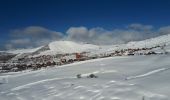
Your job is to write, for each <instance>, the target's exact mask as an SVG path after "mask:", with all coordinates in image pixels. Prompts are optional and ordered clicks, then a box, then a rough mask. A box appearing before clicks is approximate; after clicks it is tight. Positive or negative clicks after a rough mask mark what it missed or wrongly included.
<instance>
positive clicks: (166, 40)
mask: <svg viewBox="0 0 170 100" xmlns="http://www.w3.org/2000/svg"><path fill="white" fill-rule="evenodd" d="M158 45H160V46H162V45H166V48H167V50H168V51H169V50H170V46H169V45H170V34H168V35H163V36H159V37H156V38H151V39H147V40H143V41H131V42H129V43H127V44H117V45H94V44H87V43H76V42H73V41H54V42H51V43H49V44H48V45H46V46H41V47H37V48H33V49H18V50H8V51H5V52H7V53H13V54H23V53H35V52H37V53H35V54H41V55H53V54H65V53H77V52H78V53H80V52H93V51H95V52H96V51H98V52H102V51H103V52H104V51H111V50H118V49H127V48H146V47H154V46H158ZM44 47H46V49H43V48H44ZM47 48H48V49H47Z"/></svg>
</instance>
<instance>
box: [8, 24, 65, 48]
mask: <svg viewBox="0 0 170 100" xmlns="http://www.w3.org/2000/svg"><path fill="white" fill-rule="evenodd" d="M10 35H11V38H12V39H11V40H9V41H8V42H7V44H6V46H5V48H7V49H9V48H10V47H11V48H27V47H36V46H41V45H46V44H48V43H49V42H51V41H55V40H60V39H62V38H63V33H61V32H56V31H53V30H49V29H46V28H44V27H40V26H29V27H26V28H23V29H15V30H11V31H10Z"/></svg>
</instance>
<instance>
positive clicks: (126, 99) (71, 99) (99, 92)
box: [0, 54, 170, 100]
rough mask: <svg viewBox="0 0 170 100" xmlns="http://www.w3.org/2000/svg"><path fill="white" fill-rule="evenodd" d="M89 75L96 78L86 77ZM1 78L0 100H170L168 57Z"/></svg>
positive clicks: (96, 63) (95, 62) (104, 61)
mask: <svg viewBox="0 0 170 100" xmlns="http://www.w3.org/2000/svg"><path fill="white" fill-rule="evenodd" d="M91 73H94V74H95V75H97V76H98V78H86V76H87V75H89V74H91ZM77 74H82V78H80V79H77V78H76V75H77ZM0 77H1V79H2V78H5V80H6V83H3V84H0V100H170V55H169V54H167V55H151V56H124V57H123V56H122V57H109V58H101V59H94V60H88V61H82V62H77V63H72V64H68V65H63V66H60V67H57V66H56V67H53V68H48V69H41V70H37V71H32V72H31V71H30V72H29V71H27V72H16V73H4V74H0Z"/></svg>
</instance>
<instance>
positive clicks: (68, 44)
mask: <svg viewBox="0 0 170 100" xmlns="http://www.w3.org/2000/svg"><path fill="white" fill-rule="evenodd" d="M48 46H49V48H50V50H47V51H45V52H42V53H41V54H46V55H47V54H48V55H52V54H57V53H58V54H64V53H79V52H88V51H93V50H96V49H99V46H97V45H93V44H85V43H76V42H72V41H55V42H51V43H49V45H48Z"/></svg>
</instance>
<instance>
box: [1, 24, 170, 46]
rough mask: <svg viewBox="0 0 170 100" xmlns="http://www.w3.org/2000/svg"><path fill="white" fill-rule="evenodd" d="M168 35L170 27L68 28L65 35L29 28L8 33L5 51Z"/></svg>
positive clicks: (119, 42)
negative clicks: (67, 43) (65, 43)
mask: <svg viewBox="0 0 170 100" xmlns="http://www.w3.org/2000/svg"><path fill="white" fill-rule="evenodd" d="M165 34H170V26H166V27H160V28H158V29H155V28H154V26H152V25H142V24H130V25H128V26H127V27H124V28H121V29H120V28H119V29H112V30H107V29H104V28H102V27H95V28H90V29H88V28H87V27H84V26H81V27H70V28H69V29H68V30H66V32H65V33H61V32H57V31H55V30H50V29H47V28H44V27H41V26H29V27H25V28H22V29H14V30H11V31H10V38H11V39H10V40H7V42H6V44H5V45H4V48H5V49H15V48H31V47H36V46H41V45H46V44H48V43H49V42H52V41H57V40H71V41H76V42H87V43H92V44H100V45H110V44H121V43H127V42H129V41H139V40H144V39H148V38H152V37H156V36H159V35H165Z"/></svg>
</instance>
